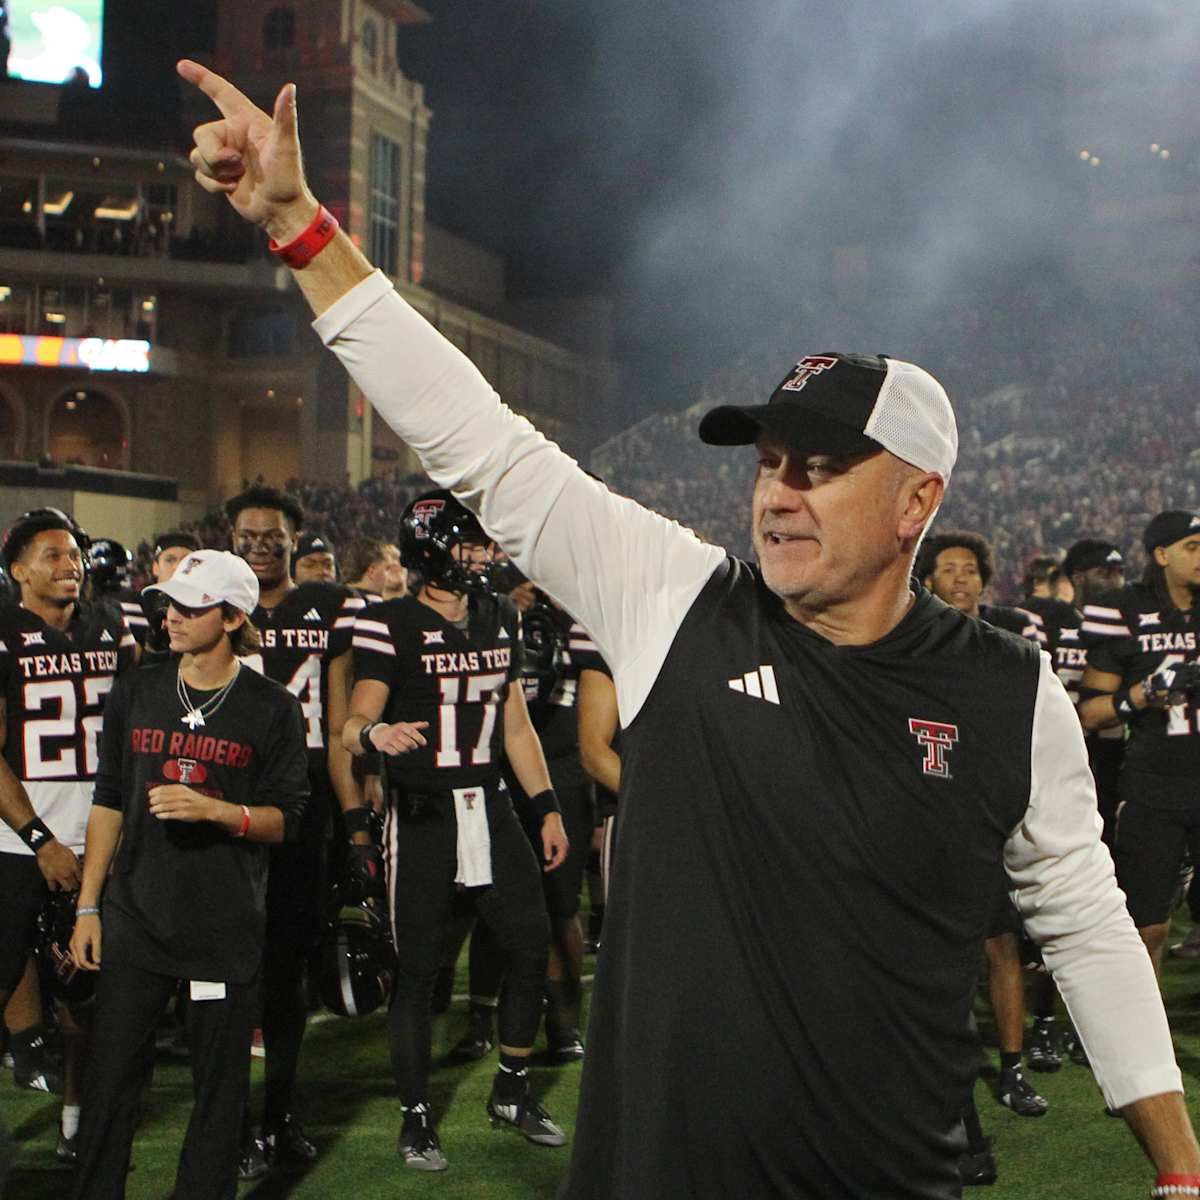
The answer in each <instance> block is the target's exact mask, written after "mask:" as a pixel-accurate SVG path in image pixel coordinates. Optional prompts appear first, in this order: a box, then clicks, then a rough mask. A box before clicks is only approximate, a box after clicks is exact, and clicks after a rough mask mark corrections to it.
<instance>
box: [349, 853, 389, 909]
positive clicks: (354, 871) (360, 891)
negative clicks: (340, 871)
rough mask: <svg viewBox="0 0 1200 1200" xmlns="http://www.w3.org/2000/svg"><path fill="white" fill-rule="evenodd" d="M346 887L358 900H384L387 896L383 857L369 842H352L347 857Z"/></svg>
mask: <svg viewBox="0 0 1200 1200" xmlns="http://www.w3.org/2000/svg"><path fill="white" fill-rule="evenodd" d="M346 885H347V888H348V890H349V892H350V894H351V895H352V897H353V898H354V899H356V900H382V899H383V898H384V897H385V896H386V895H387V887H386V885H385V883H384V878H383V855H382V854H380V853H379V847H378V846H376V845H374V844H371V843H367V842H351V843H350V853H349V854H348V855H347V857H346Z"/></svg>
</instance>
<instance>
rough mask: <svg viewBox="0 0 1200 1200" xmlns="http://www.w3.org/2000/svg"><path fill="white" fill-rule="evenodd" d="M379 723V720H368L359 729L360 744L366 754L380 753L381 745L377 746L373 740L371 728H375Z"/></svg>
mask: <svg viewBox="0 0 1200 1200" xmlns="http://www.w3.org/2000/svg"><path fill="white" fill-rule="evenodd" d="M378 724H379V722H378V721H368V722H367V723H366V724H365V725H364V726H363V727H362V728H361V729H360V730H359V731H358V744H359V745H360V746H361V747H362V748H363V753H364V754H378V753H379V747H378V746H376V745H375V743H374V742H373V741H371V730H372V729H374V728H375V726H376V725H378Z"/></svg>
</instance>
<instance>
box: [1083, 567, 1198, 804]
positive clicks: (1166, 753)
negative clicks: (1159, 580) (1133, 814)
mask: <svg viewBox="0 0 1200 1200" xmlns="http://www.w3.org/2000/svg"><path fill="white" fill-rule="evenodd" d="M1083 628H1084V630H1085V631H1086V633H1087V636H1088V638H1089V641H1090V645H1089V648H1088V658H1087V661H1088V666H1090V667H1095V669H1096V670H1097V671H1104V672H1106V673H1107V674H1111V675H1118V676H1120V679H1121V686H1122V687H1132V686H1133V685H1134V684H1135V683H1139V682H1141V681H1142V680H1144V679H1145V678H1146V677H1147V676H1149V675H1152V674H1153V673H1154V672H1155V671H1157V670H1158V669H1159V667H1162V666H1164V665H1167V664H1169V663H1178V662H1184V661H1192V660H1194V659H1195V658H1196V652H1197V649H1198V644H1197V633H1198V630H1200V610H1197V609H1195V608H1193V609H1191V610H1189V611H1188V612H1182V611H1180V610H1179V609H1177V608H1176V607H1175V606H1174V605H1173V604H1172V603H1171V602H1170V600H1169V599H1165V598H1163V597H1162V596H1160V595H1159V593H1158V592H1157V591H1156V590H1155V589H1154V588H1152V587H1149V586H1148V585H1146V584H1144V583H1131V584H1128V585H1127V586H1125V587H1123V588H1121V589H1120V590H1119V591H1116V592H1110V593H1109V594H1108V595H1106V596H1101V597H1098V598H1097V599H1096V600H1095V602H1094V603H1091V604H1088V605H1087V606H1086V608H1085V609H1084V625H1083ZM1128 725H1129V741H1128V743H1127V745H1126V750H1125V772H1126V780H1127V783H1128V784H1129V790H1128V792H1127V796H1128V797H1129V798H1132V797H1134V796H1136V798H1137V799H1138V800H1139V801H1141V802H1143V803H1145V804H1148V805H1150V806H1152V807H1155V808H1170V809H1184V808H1188V809H1190V808H1198V807H1200V711H1198V706H1197V701H1196V700H1195V699H1189V700H1188V701H1187V703H1186V704H1180V705H1173V706H1172V707H1170V708H1166V709H1152V708H1147V709H1143V710H1142V711H1141V712H1140V713H1138V715H1137V716H1135V717H1134V718H1133V720H1132V721H1130V722H1129V723H1128ZM1131 776H1136V779H1131V778H1130V777H1131Z"/></svg>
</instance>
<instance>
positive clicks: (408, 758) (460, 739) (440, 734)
mask: <svg viewBox="0 0 1200 1200" xmlns="http://www.w3.org/2000/svg"><path fill="white" fill-rule="evenodd" d="M469 614H470V615H469V618H468V623H467V628H466V629H459V628H458V627H457V626H456V625H454V624H452V623H451V622H450V621H447V620H446V619H445V617H443V616H442V615H441V614H440V613H438V612H436V611H434V609H432V608H430V607H429V605H428V604H423V603H422V602H421V601H420V600H418V599H417V598H416V597H415V596H404V597H401V598H399V599H396V600H385V601H384V602H383V603H382V604H372V605H369V606H368V607H367V608H366V610H365V611H364V612H363V613H362V614H361V615H360V616H359V618H358V620H357V621H356V622H355V625H354V675H355V678H356V679H376V680H379V681H380V682H381V683H386V684H387V686H388V688H389V696H388V702H387V708H386V709H385V711H384V720H385V721H387V722H388V723H389V724H391V723H394V722H396V721H428V722H429V727H428V728H427V729H426V730H425V731H424V733H425V738H426V744H425V745H424V746H421V747H419V748H418V749H416V750H412V751H410V752H409V753H407V754H401V755H395V756H384V759H385V761H384V766H385V768H386V773H387V774H388V776H389V777H391V778H393V779H395V780H402V781H403V782H404V784H405V785H406V786H407V787H410V788H414V789H421V788H427V789H429V790H431V791H437V790H447V789H450V788H460V787H476V786H479V785H481V784H484V783H486V782H488V781H489V780H493V779H495V778H496V777H497V776H498V774H499V772H500V769H501V765H502V762H503V758H504V702H505V700H506V699H507V698H508V686H509V684H510V683H513V682H516V681H518V680H519V679H520V678H521V659H522V655H521V630H520V620H519V618H518V616H517V610H516V609H515V608H514V607H513V605H512V602H511V601H510V600H508V598H507V597H502V596H501V597H497V596H492V595H473V596H472V597H471V599H470V608H469Z"/></svg>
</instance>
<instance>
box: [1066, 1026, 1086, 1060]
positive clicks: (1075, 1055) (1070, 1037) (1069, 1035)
mask: <svg viewBox="0 0 1200 1200" xmlns="http://www.w3.org/2000/svg"><path fill="white" fill-rule="evenodd" d="M1063 1052H1064V1053H1065V1054H1066V1055H1067V1057H1068V1058H1069V1059H1070V1060H1071V1061H1072V1062H1073V1063H1074V1064H1075V1065H1076V1066H1077V1067H1090V1066H1091V1065H1092V1064H1091V1063H1090V1062H1088V1056H1087V1051H1086V1050H1085V1049H1084V1048H1083V1043H1082V1042H1081V1041H1080V1040H1079V1034H1078V1033H1076V1032H1075V1030H1074V1029H1072V1028H1071V1027H1070V1026H1068V1027H1067V1032H1066V1033H1065V1034H1064V1035H1063Z"/></svg>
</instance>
